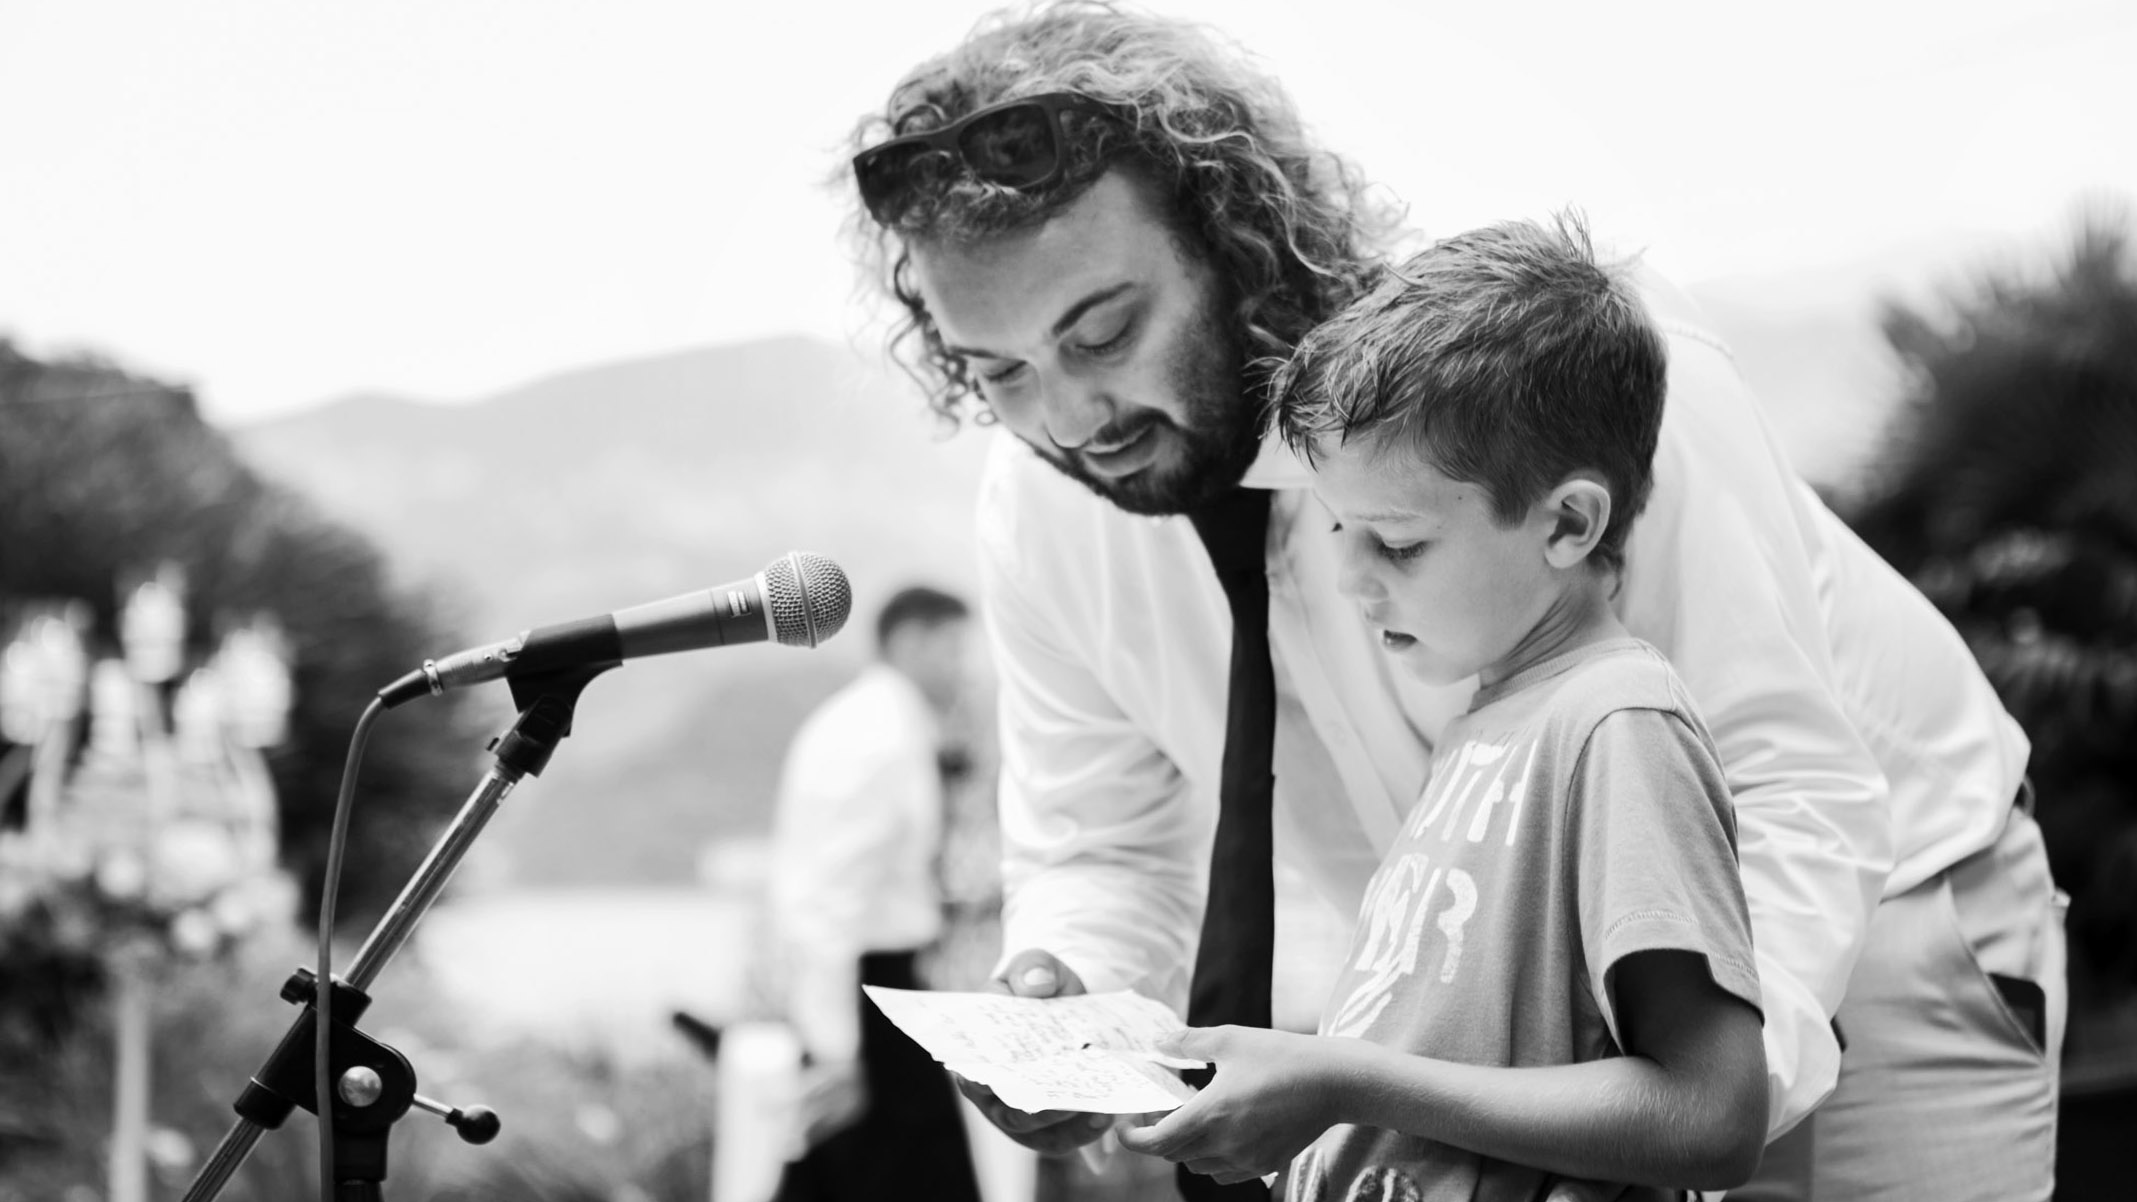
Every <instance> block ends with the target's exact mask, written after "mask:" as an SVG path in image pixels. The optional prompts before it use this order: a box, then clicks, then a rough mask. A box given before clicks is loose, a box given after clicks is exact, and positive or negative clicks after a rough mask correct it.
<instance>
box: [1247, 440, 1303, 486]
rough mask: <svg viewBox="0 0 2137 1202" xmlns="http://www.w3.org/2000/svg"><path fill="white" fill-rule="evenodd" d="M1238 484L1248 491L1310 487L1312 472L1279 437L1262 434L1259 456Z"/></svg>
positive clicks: (1296, 453)
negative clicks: (1248, 489)
mask: <svg viewBox="0 0 2137 1202" xmlns="http://www.w3.org/2000/svg"><path fill="white" fill-rule="evenodd" d="M1240 483H1241V484H1242V485H1244V486H1246V487H1248V488H1269V489H1288V488H1311V487H1313V469H1311V468H1309V467H1307V466H1306V463H1305V461H1304V460H1302V459H1300V458H1299V456H1298V452H1296V451H1294V450H1292V449H1291V446H1290V444H1289V443H1286V442H1285V441H1284V439H1283V436H1282V435H1280V434H1274V433H1271V434H1265V435H1263V436H1262V440H1261V451H1260V453H1258V454H1256V455H1255V456H1254V463H1253V465H1252V466H1250V467H1248V468H1247V474H1246V476H1245V477H1244V478H1243V479H1241V480H1240Z"/></svg>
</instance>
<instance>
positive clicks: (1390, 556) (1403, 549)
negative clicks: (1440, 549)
mask: <svg viewBox="0 0 2137 1202" xmlns="http://www.w3.org/2000/svg"><path fill="white" fill-rule="evenodd" d="M1328 532H1329V533H1330V534H1341V533H1343V523H1341V522H1337V523H1336V524H1334V525H1332V526H1330V527H1329V528H1328ZM1372 541H1373V554H1375V555H1378V556H1379V557H1380V558H1382V559H1385V560H1387V561H1388V562H1390V563H1401V562H1402V561H1403V560H1405V559H1415V558H1417V557H1418V556H1420V555H1422V554H1424V553H1425V544H1424V543H1422V542H1416V543H1404V544H1402V545H1401V546H1399V547H1398V546H1391V545H1389V544H1387V543H1384V542H1381V541H1380V540H1379V539H1377V538H1375V539H1373V540H1372Z"/></svg>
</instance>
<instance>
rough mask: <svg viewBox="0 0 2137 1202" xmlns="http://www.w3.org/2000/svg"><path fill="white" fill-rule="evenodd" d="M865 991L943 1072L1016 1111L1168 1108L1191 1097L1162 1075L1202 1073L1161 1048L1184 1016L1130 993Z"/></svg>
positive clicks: (1197, 1065) (1118, 1111)
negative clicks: (1034, 994)
mask: <svg viewBox="0 0 2137 1202" xmlns="http://www.w3.org/2000/svg"><path fill="white" fill-rule="evenodd" d="M862 988H863V989H864V990H865V991H866V992H867V994H868V997H869V1000H871V1001H873V1002H874V1003H875V1004H876V1007H877V1008H878V1009H880V1010H882V1011H883V1013H884V1015H885V1016H886V1017H888V1018H889V1019H890V1021H892V1022H893V1023H896V1024H897V1025H898V1029H899V1030H901V1031H903V1032H905V1033H906V1034H907V1035H909V1036H911V1037H912V1040H913V1042H914V1043H917V1044H919V1045H920V1046H921V1047H923V1048H925V1049H927V1051H928V1054H929V1055H931V1056H933V1057H935V1059H937V1060H940V1061H942V1063H943V1067H945V1068H947V1069H949V1070H950V1071H951V1072H953V1073H956V1074H957V1075H959V1076H961V1077H964V1078H966V1079H968V1080H972V1081H977V1082H979V1083H980V1084H982V1085H985V1086H987V1087H988V1088H989V1089H992V1090H993V1091H994V1093H995V1096H996V1097H999V1098H1000V1099H1001V1100H1002V1101H1003V1102H1005V1103H1007V1104H1008V1105H1010V1106H1014V1107H1016V1108H1017V1109H1019V1110H1088V1111H1094V1112H1096V1113H1099V1114H1148V1113H1151V1112H1154V1111H1161V1110H1171V1109H1173V1108H1175V1107H1177V1106H1178V1105H1179V1104H1180V1103H1182V1102H1184V1101H1186V1100H1187V1099H1188V1098H1190V1097H1192V1096H1193V1095H1194V1090H1193V1089H1192V1088H1190V1087H1189V1086H1187V1085H1186V1084H1184V1083H1182V1082H1181V1081H1180V1079H1179V1078H1177V1077H1175V1076H1173V1075H1172V1074H1171V1073H1169V1072H1167V1071H1165V1070H1166V1069H1167V1068H1200V1067H1202V1062H1201V1061H1199V1060H1182V1059H1180V1058H1178V1057H1176V1056H1167V1055H1164V1054H1162V1053H1160V1052H1159V1051H1158V1050H1157V1048H1156V1043H1157V1041H1158V1039H1159V1037H1160V1036H1163V1035H1166V1034H1168V1033H1170V1032H1173V1031H1177V1030H1179V1029H1180V1026H1181V1023H1180V1019H1179V1016H1178V1015H1176V1014H1174V1013H1173V1012H1172V1010H1171V1008H1170V1007H1168V1006H1166V1005H1165V1004H1164V1003H1162V1002H1156V1001H1152V1000H1151V999H1149V998H1146V997H1144V996H1142V995H1141V994H1138V993H1132V992H1129V991H1128V990H1125V989H1124V990H1119V991H1117V992H1113V993H1087V994H1080V995H1077V996H1075V997H1058V998H1028V997H1010V996H1008V995H1006V994H999V993H933V992H922V991H918V990H911V989H883V988H879V987H877V986H874V985H866V986H863V987H862Z"/></svg>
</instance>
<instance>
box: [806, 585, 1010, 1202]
mask: <svg viewBox="0 0 2137 1202" xmlns="http://www.w3.org/2000/svg"><path fill="white" fill-rule="evenodd" d="M971 625H972V623H971V617H970V612H969V609H968V607H967V606H966V604H965V602H964V601H962V600H960V599H959V598H957V597H955V596H953V595H951V594H949V593H946V592H943V591H941V590H938V589H934V588H928V587H925V586H915V587H911V588H906V589H903V590H901V591H899V592H897V593H896V594H894V595H892V597H891V598H890V599H889V600H888V601H887V602H885V603H884V605H883V608H882V609H881V610H880V611H879V612H878V614H877V616H876V652H877V660H876V662H875V663H873V664H870V665H869V666H868V667H867V668H866V669H865V670H864V671H862V673H861V674H860V676H859V677H857V678H856V679H855V680H854V681H853V682H852V683H850V684H848V685H847V686H846V687H845V688H843V689H841V690H839V691H838V692H837V693H835V694H833V695H832V696H831V697H830V699H828V700H827V701H825V702H824V703H823V704H822V705H821V706H819V707H818V708H817V709H816V710H815V712H813V713H812V714H810V715H809V717H808V719H807V720H805V721H804V722H803V723H802V726H801V729H800V730H799V731H798V732H797V733H796V734H795V736H794V741H793V743H792V745H791V746H790V747H789V748H788V751H787V756H786V761H785V765H784V768H783V770H782V773H781V778H780V786H779V803H778V813H777V815H776V818H775V822H774V827H773V864H772V874H773V875H772V886H771V898H772V912H771V918H772V928H773V932H774V935H775V937H776V939H777V940H778V946H779V948H780V949H781V954H782V956H783V958H784V960H785V962H786V964H787V965H788V971H789V976H788V980H789V988H788V995H787V1009H788V1018H789V1020H790V1021H791V1022H792V1023H793V1025H794V1027H795V1029H796V1031H797V1032H798V1033H799V1035H800V1037H801V1042H802V1046H803V1048H804V1049H805V1050H806V1052H807V1055H808V1061H809V1067H808V1069H807V1070H806V1072H805V1074H804V1080H805V1083H806V1084H805V1092H804V1096H803V1099H802V1122H803V1126H804V1140H805V1142H806V1144H807V1151H806V1152H805V1153H804V1154H803V1156H802V1157H801V1159H799V1160H797V1161H795V1162H793V1163H792V1164H789V1165H788V1166H787V1171H786V1175H785V1178H784V1180H783V1181H782V1182H781V1184H780V1190H779V1195H778V1197H779V1199H780V1202H834V1200H847V1199H864V1198H881V1197H914V1198H940V1199H945V1200H947V1202H978V1198H979V1187H978V1184H977V1180H976V1178H975V1176H974V1172H973V1166H972V1158H971V1154H970V1152H969V1150H968V1147H967V1142H966V1137H965V1130H964V1126H963V1119H962V1116H961V1115H960V1113H959V1104H958V1100H957V1094H956V1091H955V1090H954V1089H953V1088H952V1087H951V1085H950V1082H949V1079H948V1078H947V1076H946V1075H945V1074H944V1072H943V1070H942V1067H941V1066H940V1065H938V1064H936V1063H935V1061H934V1059H933V1058H932V1057H930V1056H929V1055H928V1054H927V1052H925V1051H923V1050H922V1049H921V1048H920V1047H919V1045H917V1044H915V1043H914V1042H913V1041H912V1040H910V1039H907V1038H906V1037H905V1035H904V1034H903V1033H902V1032H900V1031H898V1030H897V1028H895V1027H894V1026H892V1025H891V1023H890V1020H888V1019H886V1018H884V1017H883V1014H882V1012H881V1011H879V1010H877V1009H876V1008H875V1006H873V1005H872V1004H870V1003H868V1002H867V1001H866V1000H865V998H864V996H863V994H862V993H861V991H860V986H861V985H864V984H865V985H879V986H884V987H888V988H894V989H919V988H921V987H922V985H923V983H922V981H921V980H920V977H919V974H918V971H917V967H916V961H917V959H918V957H919V955H920V954H921V953H922V952H923V951H924V950H926V949H927V948H928V947H929V946H930V945H931V944H933V943H934V942H935V941H936V939H937V938H939V937H940V936H941V934H942V931H943V897H942V888H941V884H940V882H939V880H938V876H937V870H936V869H937V862H938V859H939V856H940V854H941V849H942V840H943V828H944V792H943V778H942V763H943V754H944V751H945V748H944V747H943V723H944V721H945V720H946V719H947V718H949V717H950V715H951V714H952V713H954V712H955V711H956V710H957V708H958V706H959V705H960V703H961V702H962V701H963V699H964V697H965V693H966V690H967V688H968V682H969V681H970V679H971V675H970V664H971V656H970V650H971Z"/></svg>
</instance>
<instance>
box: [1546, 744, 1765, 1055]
mask: <svg viewBox="0 0 2137 1202" xmlns="http://www.w3.org/2000/svg"><path fill="white" fill-rule="evenodd" d="M1572 793H1573V797H1572V805H1571V806H1570V807H1569V811H1568V817H1567V820H1568V822H1569V823H1571V825H1572V829H1571V831H1570V832H1569V833H1570V835H1571V837H1572V842H1573V846H1574V854H1575V862H1576V864H1578V872H1579V874H1580V875H1579V879H1578V882H1577V888H1576V890H1575V892H1576V895H1577V897H1578V899H1579V906H1580V928H1581V945H1582V952H1583V955H1584V957H1585V959H1586V967H1587V971H1588V979H1589V982H1590V987H1591V988H1593V989H1594V991H1595V1002H1596V1005H1597V1006H1598V1007H1600V1008H1601V1010H1602V1013H1603V1017H1604V1020H1605V1021H1606V1022H1608V1023H1609V1025H1610V1031H1611V1036H1612V1038H1613V1039H1616V1040H1617V1041H1618V1043H1619V1044H1620V1046H1622V1045H1623V1042H1624V1040H1623V1038H1622V1036H1621V1034H1620V1032H1619V1030H1618V1021H1617V1015H1616V1013H1615V1012H1614V1011H1613V1010H1612V1008H1611V999H1610V990H1609V982H1610V970H1611V969H1612V968H1613V967H1614V966H1615V965H1616V964H1617V962H1618V961H1620V960H1622V959H1624V958H1625V957H1626V956H1629V955H1631V954H1632V953H1634V952H1645V951H1685V952H1694V953H1697V954H1698V955H1701V956H1704V957H1706V961H1707V972H1708V974H1709V975H1710V976H1712V977H1713V978H1714V983H1715V984H1717V985H1719V986H1721V988H1722V989H1723V990H1725V991H1727V992H1728V993H1730V994H1733V995H1735V996H1737V997H1740V998H1742V999H1743V1000H1744V1001H1745V1002H1746V1003H1748V1004H1749V1005H1750V1006H1751V1007H1752V1008H1753V1009H1758V1008H1759V987H1758V985H1759V982H1758V970H1757V968H1756V967H1755V963H1756V962H1755V961H1754V960H1753V958H1752V954H1751V919H1750V915H1749V913H1748V912H1747V910H1746V909H1745V905H1744V885H1743V879H1742V877H1741V876H1740V875H1739V873H1738V869H1737V861H1736V824H1735V820H1734V811H1732V810H1731V809H1730V803H1729V787H1728V783H1727V781H1726V780H1725V779H1724V778H1723V775H1722V770H1721V765H1720V763H1719V762H1717V761H1716V759H1715V756H1714V752H1713V750H1712V748H1711V747H1710V746H1709V745H1708V743H1707V742H1706V740H1705V739H1704V738H1703V737H1702V736H1701V735H1700V734H1699V732H1698V731H1697V730H1696V729H1695V728H1694V727H1693V726H1692V725H1691V724H1689V723H1688V722H1686V721H1685V720H1684V718H1683V717H1681V716H1680V715H1678V714H1675V713H1671V712H1669V711H1668V710H1661V709H1622V710H1616V711H1614V712H1612V713H1610V714H1609V715H1607V716H1605V717H1604V718H1603V719H1602V720H1601V721H1600V722H1598V723H1597V724H1596V725H1595V728H1594V730H1593V731H1592V732H1591V733H1590V735H1589V737H1588V743H1587V746H1586V748H1585V749H1584V750H1583V752H1582V754H1581V756H1580V761H1579V764H1578V766H1577V767H1576V768H1575V770H1574V774H1573V781H1572Z"/></svg>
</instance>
